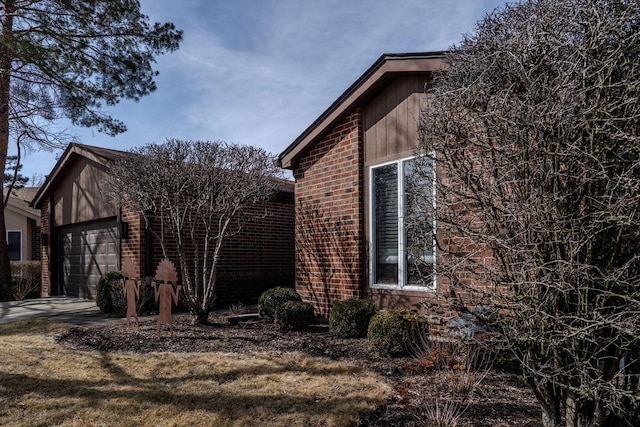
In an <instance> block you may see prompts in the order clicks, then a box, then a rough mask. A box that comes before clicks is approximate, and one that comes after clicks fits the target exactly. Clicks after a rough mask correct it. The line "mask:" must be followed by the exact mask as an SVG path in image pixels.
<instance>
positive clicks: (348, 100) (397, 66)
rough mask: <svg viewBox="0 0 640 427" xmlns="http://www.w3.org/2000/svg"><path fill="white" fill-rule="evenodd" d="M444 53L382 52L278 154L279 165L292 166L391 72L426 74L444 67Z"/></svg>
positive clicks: (393, 73) (394, 73) (288, 167)
mask: <svg viewBox="0 0 640 427" xmlns="http://www.w3.org/2000/svg"><path fill="white" fill-rule="evenodd" d="M443 58H444V52H425V53H406V54H384V55H382V56H381V57H380V58H379V59H378V60H377V61H376V62H375V63H374V64H373V65H372V66H371V67H369V69H368V70H367V71H365V72H364V74H362V76H360V78H358V80H356V81H355V82H354V83H353V84H352V85H351V86H350V87H349V88H348V89H347V90H346V91H345V92H344V93H343V94H342V95H340V97H338V99H337V100H336V101H334V102H333V103H332V104H331V105H330V106H329V108H327V109H326V110H325V111H324V112H323V113H322V114H321V115H320V116H319V117H318V118H317V119H316V120H315V121H314V122H313V123H312V124H311V125H310V126H309V127H308V128H307V129H305V131H304V132H302V134H300V136H298V138H296V139H295V140H294V141H293V143H291V144H290V145H289V146H288V147H287V148H286V149H285V150H284V151H283V152H282V153H281V154H280V156H278V162H279V164H280V166H281V167H282V168H285V169H293V168H294V167H295V160H296V158H297V157H298V156H299V155H300V154H301V153H302V152H304V151H305V150H306V148H307V147H309V146H311V145H312V144H313V143H314V142H315V141H317V139H319V138H321V137H322V136H324V134H325V133H326V132H327V130H328V129H331V128H332V127H333V126H335V125H336V124H337V123H338V122H339V121H340V120H341V119H342V118H343V117H344V116H345V115H346V114H347V113H348V112H350V111H351V110H352V109H353V108H354V107H356V106H358V105H359V103H360V102H361V101H362V100H363V99H365V98H366V97H367V95H368V94H369V92H370V91H372V90H375V88H376V87H377V85H378V84H379V83H380V82H381V81H383V80H384V79H385V78H387V77H388V76H390V75H396V74H412V73H426V72H433V71H438V70H441V69H442V68H443V67H444V62H443Z"/></svg>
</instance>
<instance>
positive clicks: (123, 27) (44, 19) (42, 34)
mask: <svg viewBox="0 0 640 427" xmlns="http://www.w3.org/2000/svg"><path fill="white" fill-rule="evenodd" d="M0 25H1V26H2V29H1V31H2V32H1V34H0V167H1V168H2V175H3V176H4V173H5V169H4V168H5V164H6V160H7V149H8V146H9V141H10V140H12V141H15V142H16V144H30V145H36V146H42V145H44V146H52V145H53V146H55V145H56V143H57V140H56V135H55V134H53V133H52V132H51V129H50V128H49V127H48V125H49V124H51V122H52V121H54V120H56V119H58V118H63V117H66V118H68V119H70V120H71V122H72V123H73V124H75V125H80V126H86V127H96V128H97V129H98V130H99V131H101V132H105V133H107V134H109V135H116V134H118V133H120V132H124V131H125V130H126V127H125V125H124V124H123V123H122V122H121V121H119V120H117V119H114V118H112V117H111V116H110V115H109V114H107V113H106V112H104V111H103V109H104V108H105V107H109V106H113V105H115V104H117V103H118V102H119V101H120V100H122V99H132V100H135V101H137V100H139V99H140V98H141V97H143V96H145V95H148V94H149V93H151V92H153V91H154V90H155V89H156V84H155V82H154V77H155V76H156V75H157V71H155V70H154V69H153V68H152V64H153V63H154V61H155V57H156V56H158V55H161V54H163V53H165V52H169V51H174V50H176V49H177V48H178V46H179V43H180V40H181V38H182V32H181V31H180V30H177V29H176V28H175V26H174V25H173V24H172V23H150V22H149V18H148V16H146V15H144V14H143V13H142V12H141V11H140V2H139V1H137V0H2V1H1V2H0ZM4 234H5V225H4V210H0V236H2V235H4ZM10 275H11V274H10V267H9V257H8V253H7V247H6V242H5V240H4V239H0V300H6V299H8V298H9V295H10V294H11V292H10Z"/></svg>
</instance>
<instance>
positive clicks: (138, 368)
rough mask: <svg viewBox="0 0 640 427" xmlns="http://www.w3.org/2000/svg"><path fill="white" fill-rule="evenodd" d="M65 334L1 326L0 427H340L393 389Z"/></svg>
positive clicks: (293, 364) (336, 372)
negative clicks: (64, 342)
mask: <svg viewBox="0 0 640 427" xmlns="http://www.w3.org/2000/svg"><path fill="white" fill-rule="evenodd" d="M68 327H69V326H67V325H64V324H60V323H55V322H51V321H47V320H29V321H23V322H16V323H10V324H5V325H0V425H3V426H22V425H29V426H54V425H63V426H101V425H107V426H185V425H215V426H282V425H287V426H347V425H351V424H353V423H354V422H356V420H357V419H358V414H359V413H361V412H362V411H366V410H371V409H373V408H374V407H375V406H377V405H379V404H381V403H382V402H383V401H384V400H385V399H386V398H387V396H388V394H389V392H390V390H389V387H388V386H387V385H386V384H385V383H384V381H383V380H382V379H381V378H380V377H379V376H378V375H376V374H374V373H371V372H368V371H366V370H363V369H362V368H359V367H357V366H355V365H352V364H348V363H342V362H328V361H327V360H323V359H319V358H313V357H309V356H306V355H302V354H300V353H282V354H271V353H258V354H251V355H244V354H243V355H238V354H235V353H150V354H149V353H147V354H134V353H101V352H95V351H78V350H73V349H70V348H67V347H64V346H61V345H59V344H57V343H56V342H55V340H54V337H55V335H56V334H59V333H60V332H62V331H64V330H65V328H68Z"/></svg>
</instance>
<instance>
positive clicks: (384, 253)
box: [370, 158, 435, 288]
mask: <svg viewBox="0 0 640 427" xmlns="http://www.w3.org/2000/svg"><path fill="white" fill-rule="evenodd" d="M419 164H420V167H417V166H418V162H417V161H416V159H415V158H410V159H403V160H398V161H395V162H392V163H386V164H384V165H380V166H376V167H372V168H371V175H370V180H371V181H370V182H371V193H370V194H371V254H370V256H371V258H370V259H371V284H372V286H378V287H385V286H390V287H416V288H425V287H429V288H431V287H433V286H434V280H435V275H434V272H435V245H434V238H435V233H434V231H435V223H434V220H433V215H432V213H433V208H434V197H433V196H434V193H433V179H434V168H433V164H432V163H431V162H430V161H429V160H428V159H426V158H420V159H419Z"/></svg>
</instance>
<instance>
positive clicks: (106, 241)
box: [57, 219, 119, 298]
mask: <svg viewBox="0 0 640 427" xmlns="http://www.w3.org/2000/svg"><path fill="white" fill-rule="evenodd" d="M57 234H58V244H59V252H58V253H59V254H60V257H61V263H60V264H59V265H60V271H59V275H60V276H59V282H58V284H59V289H58V291H59V292H60V293H61V294H63V295H67V296H70V297H80V298H95V295H96V286H97V284H98V280H100V276H102V275H103V274H104V273H106V272H108V271H115V270H118V259H119V255H118V228H117V223H116V220H115V219H114V220H112V221H99V222H92V223H89V224H83V225H73V226H67V227H61V228H60V229H59V231H58V233H57Z"/></svg>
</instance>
